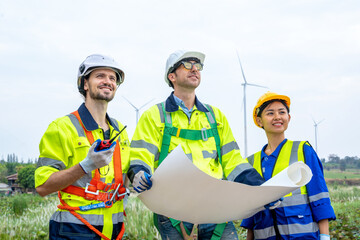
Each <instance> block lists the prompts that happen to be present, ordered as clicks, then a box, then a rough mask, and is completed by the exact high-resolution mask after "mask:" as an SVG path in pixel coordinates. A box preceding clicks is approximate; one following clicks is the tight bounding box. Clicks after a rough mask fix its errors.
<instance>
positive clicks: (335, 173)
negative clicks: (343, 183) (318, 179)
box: [324, 170, 360, 179]
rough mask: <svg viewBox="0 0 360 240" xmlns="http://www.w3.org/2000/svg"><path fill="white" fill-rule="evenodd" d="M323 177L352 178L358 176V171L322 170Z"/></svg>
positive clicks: (359, 175)
mask: <svg viewBox="0 0 360 240" xmlns="http://www.w3.org/2000/svg"><path fill="white" fill-rule="evenodd" d="M324 175H325V178H328V179H354V178H360V172H359V170H357V171H354V170H352V171H350V170H349V171H345V172H341V171H340V170H330V171H327V170H324Z"/></svg>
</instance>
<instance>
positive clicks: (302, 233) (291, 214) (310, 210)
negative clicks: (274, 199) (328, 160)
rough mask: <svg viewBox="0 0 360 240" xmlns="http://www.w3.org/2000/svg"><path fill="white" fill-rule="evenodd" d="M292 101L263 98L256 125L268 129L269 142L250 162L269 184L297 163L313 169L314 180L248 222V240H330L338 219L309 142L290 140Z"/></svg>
mask: <svg viewBox="0 0 360 240" xmlns="http://www.w3.org/2000/svg"><path fill="white" fill-rule="evenodd" d="M289 112H290V98H289V97H287V96H285V95H279V94H276V93H273V92H267V93H265V94H264V95H262V96H261V97H260V98H259V100H258V102H257V104H256V106H255V108H254V111H253V118H254V122H255V124H256V126H258V127H260V128H262V129H264V131H265V133H266V137H267V139H268V143H267V144H266V145H265V146H264V147H263V148H262V150H261V151H259V152H257V153H255V154H253V155H251V156H249V157H248V161H249V162H250V164H252V165H253V167H254V168H255V169H256V170H257V171H258V172H259V173H260V175H262V176H263V178H264V179H265V180H266V181H267V180H269V179H270V178H271V177H273V176H275V175H276V174H277V173H279V172H280V171H282V170H283V169H285V168H286V167H288V166H289V165H291V164H292V163H295V162H297V161H303V162H305V163H306V164H307V165H308V166H309V167H310V168H311V170H312V173H313V177H312V179H311V181H310V182H309V183H308V184H307V185H306V186H303V187H301V188H300V189H297V190H295V191H294V192H292V193H290V194H288V195H286V196H284V199H283V201H282V202H281V204H280V205H279V206H278V207H277V208H276V209H272V210H270V209H265V210H263V211H261V212H259V213H257V214H255V215H254V216H252V217H250V218H247V219H244V220H243V221H242V223H241V226H242V227H244V228H247V229H248V233H247V239H248V240H249V239H269V240H272V239H274V240H275V239H276V240H278V239H321V240H327V239H330V235H329V220H335V219H336V217H335V213H334V210H333V208H332V206H331V202H330V198H329V192H328V189H327V186H326V183H325V179H324V174H323V168H322V164H321V161H320V159H319V157H318V156H317V154H316V152H315V151H314V149H313V148H312V147H311V145H310V144H309V143H308V142H307V141H290V140H288V139H286V138H285V131H286V129H287V128H288V124H289V122H290V118H291V117H290V114H289Z"/></svg>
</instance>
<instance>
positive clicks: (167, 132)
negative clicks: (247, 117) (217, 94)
mask: <svg viewBox="0 0 360 240" xmlns="http://www.w3.org/2000/svg"><path fill="white" fill-rule="evenodd" d="M158 108H159V111H161V110H162V114H163V116H164V118H165V129H164V135H163V139H162V144H161V150H160V156H159V166H160V164H161V162H162V161H163V160H164V159H165V158H166V157H167V155H168V154H169V147H170V142H171V137H172V136H174V137H179V138H183V139H186V140H194V141H200V140H202V141H207V140H208V138H210V137H214V139H215V144H216V151H217V155H218V159H219V163H220V165H222V161H221V147H220V136H219V132H218V129H217V123H216V119H215V114H214V113H213V112H212V109H211V107H209V106H206V108H207V109H208V110H209V111H208V112H205V114H206V118H207V119H208V122H209V124H210V129H206V128H203V129H201V130H192V129H181V128H177V127H173V125H172V120H171V113H170V112H167V111H166V110H165V102H162V103H160V106H158ZM160 109H161V110H160ZM160 114H161V112H160ZM169 219H170V221H171V224H172V226H173V227H174V228H176V230H177V231H178V232H179V234H180V235H181V236H182V233H181V228H180V222H181V221H179V220H176V219H173V218H169ZM154 223H155V226H156V227H157V228H158V225H157V218H156V214H155V213H154ZM225 226H226V223H220V224H217V225H216V227H215V230H214V232H213V235H212V237H211V240H220V239H221V236H222V234H223V232H224V229H225ZM184 228H185V231H186V232H187V234H190V231H189V230H188V229H187V228H186V227H185V226H184ZM158 229H159V228H158Z"/></svg>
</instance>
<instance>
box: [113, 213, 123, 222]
mask: <svg viewBox="0 0 360 240" xmlns="http://www.w3.org/2000/svg"><path fill="white" fill-rule="evenodd" d="M123 221H124V214H123V213H113V215H112V223H113V224H118V223H120V222H123Z"/></svg>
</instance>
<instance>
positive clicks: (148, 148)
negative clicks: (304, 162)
mask: <svg viewBox="0 0 360 240" xmlns="http://www.w3.org/2000/svg"><path fill="white" fill-rule="evenodd" d="M204 58H205V55H204V54H203V53H200V52H193V51H176V52H174V53H172V54H171V55H170V56H169V58H168V59H167V62H166V68H165V82H166V83H167V84H168V85H169V86H170V87H172V88H173V89H174V91H173V92H172V93H171V95H170V96H169V97H168V98H167V99H166V101H165V102H162V103H159V104H157V105H154V106H152V107H151V108H149V109H148V110H147V111H145V112H144V113H143V115H142V116H141V119H140V121H139V123H138V125H137V127H136V130H135V133H134V136H133V139H132V142H131V150H130V169H129V171H128V176H129V178H130V180H131V182H132V184H133V186H134V189H135V191H137V192H139V193H140V192H143V191H145V190H148V189H150V188H151V186H152V181H151V175H152V173H153V172H154V170H155V169H156V168H157V167H158V166H159V165H160V164H161V162H162V161H163V160H164V159H165V158H166V156H167V155H168V153H169V152H171V151H172V150H173V149H175V147H176V146H178V145H179V144H181V146H182V148H183V150H184V152H185V154H186V155H187V156H188V157H189V159H190V161H192V162H193V164H195V165H196V166H197V167H198V168H199V169H200V170H202V171H203V172H205V173H207V174H209V175H210V176H212V177H215V178H217V179H226V180H229V181H235V182H241V183H245V184H249V185H260V184H262V183H263V182H264V180H263V179H262V178H261V176H260V175H259V174H258V173H257V172H256V170H255V169H254V168H252V167H251V166H250V164H249V163H248V162H247V161H246V160H244V159H243V158H242V157H241V155H240V150H239V147H238V145H237V143H236V141H235V139H234V137H233V134H232V132H231V129H230V126H229V124H228V121H227V119H226V117H225V116H224V115H223V114H222V112H221V111H220V110H219V109H218V108H216V107H213V106H210V105H207V104H204V103H202V102H200V100H199V99H198V98H197V97H196V94H195V89H196V88H197V87H198V86H199V85H200V81H201V74H200V72H201V70H202V69H203V66H204ZM179 170H180V171H181V169H179ZM179 191H183V192H184V193H186V189H179ZM189 201H191V199H189ZM179 210H180V211H181V209H179ZM154 219H155V225H156V226H157V228H158V230H159V232H160V234H161V237H162V239H172V240H174V239H189V237H191V236H189V235H190V232H191V229H193V227H194V225H193V224H192V223H188V222H180V221H177V220H175V219H171V218H168V217H166V216H162V215H156V216H155V218H154ZM197 228H198V233H197V234H198V237H199V239H220V238H221V239H238V237H237V233H236V229H235V227H234V224H233V223H232V222H228V223H223V224H200V225H199V226H198V227H197ZM212 237H213V238H212ZM216 237H217V238H216ZM191 239H192V238H191Z"/></svg>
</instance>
